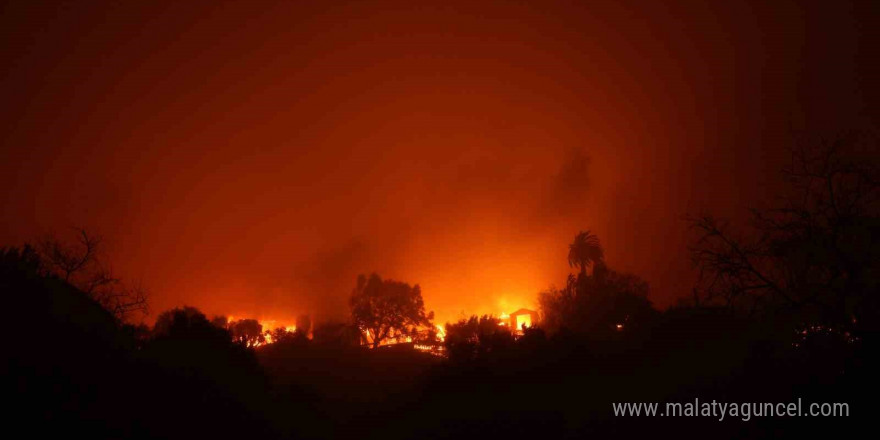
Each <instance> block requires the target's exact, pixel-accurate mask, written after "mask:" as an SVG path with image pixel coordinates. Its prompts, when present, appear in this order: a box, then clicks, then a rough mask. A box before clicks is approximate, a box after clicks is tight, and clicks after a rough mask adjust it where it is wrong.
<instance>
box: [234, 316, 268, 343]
mask: <svg viewBox="0 0 880 440" xmlns="http://www.w3.org/2000/svg"><path fill="white" fill-rule="evenodd" d="M229 331H230V332H231V333H232V340H233V341H235V342H237V343H239V344H242V345H244V346H245V347H248V348H251V347H256V346H257V345H260V344H263V343H265V342H266V337H265V335H264V334H263V326H262V325H261V324H260V323H259V321H257V320H256V319H239V320H238V321H234V322H231V323H229Z"/></svg>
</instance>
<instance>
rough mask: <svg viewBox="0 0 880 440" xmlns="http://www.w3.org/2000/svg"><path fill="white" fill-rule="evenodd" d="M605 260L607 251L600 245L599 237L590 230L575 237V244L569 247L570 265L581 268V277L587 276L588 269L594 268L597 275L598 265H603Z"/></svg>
mask: <svg viewBox="0 0 880 440" xmlns="http://www.w3.org/2000/svg"><path fill="white" fill-rule="evenodd" d="M604 258H605V251H604V250H602V245H601V244H599V237H597V236H595V235H593V233H591V232H590V231H589V230H587V231H581V232H580V233H578V234H577V235H576V236H575V237H574V242H573V243H572V244H570V245H569V246H568V265H569V266H571V267H579V268H580V269H581V276H584V275H586V274H587V267H590V266H592V267H593V272H594V273H595V271H596V269H595V267H596V265H597V264H601V263H602V262H603V260H604Z"/></svg>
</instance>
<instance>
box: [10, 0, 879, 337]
mask: <svg viewBox="0 0 880 440" xmlns="http://www.w3.org/2000/svg"><path fill="white" fill-rule="evenodd" d="M18 3H20V5H19V6H15V7H10V8H9V11H7V10H6V8H4V16H3V18H4V22H3V23H4V25H5V27H4V30H5V32H4V34H3V35H4V39H3V40H2V41H0V45H2V47H3V48H4V51H3V53H4V55H6V58H8V59H9V61H8V62H6V63H4V64H5V66H4V81H2V82H0V91H2V96H3V99H4V104H5V105H4V106H3V112H4V113H3V116H4V117H3V120H4V121H5V123H6V124H7V126H6V127H7V128H8V129H6V130H4V132H3V148H0V181H2V187H3V188H4V189H5V191H4V197H3V198H2V199H0V207H2V212H4V213H9V215H7V217H8V218H9V220H8V221H6V222H5V223H4V225H3V226H4V227H3V228H0V243H2V244H4V245H6V244H18V243H21V242H22V241H24V239H30V238H34V237H39V236H41V235H42V234H44V233H46V232H50V231H63V230H65V229H66V228H69V226H71V223H75V224H77V225H83V226H85V227H86V228H88V229H93V230H94V231H96V232H98V233H99V234H100V235H102V236H103V237H105V238H106V241H107V243H112V244H113V250H112V251H111V252H109V254H110V255H108V260H110V261H112V262H113V267H114V272H117V273H118V275H119V276H120V277H121V278H124V279H132V278H137V279H143V280H144V284H145V288H146V289H147V290H148V291H149V293H150V308H151V309H152V310H155V311H157V312H161V311H164V310H169V309H172V308H174V307H179V306H181V305H184V304H187V305H192V306H195V307H198V308H200V309H201V310H202V311H204V312H206V313H207V314H208V315H209V316H210V315H212V314H216V313H220V312H222V311H225V310H236V311H237V312H245V313H240V314H239V315H240V316H256V317H260V316H267V317H272V318H276V319H277V318H283V317H284V311H286V310H291V309H294V308H295V309H296V310H297V312H303V313H309V314H310V315H311V316H312V317H313V319H314V321H315V322H321V321H324V320H328V321H329V320H336V321H342V320H344V319H345V318H346V317H347V316H348V304H347V299H348V295H349V294H350V292H351V290H352V288H353V287H354V284H355V280H356V278H357V275H358V274H359V273H363V272H369V271H371V270H376V271H379V272H380V274H381V275H382V276H384V277H392V278H395V279H399V280H402V281H406V282H409V283H413V284H415V283H418V284H419V285H420V286H421V288H422V292H423V296H424V301H425V305H426V308H427V309H428V310H433V311H434V312H435V320H436V322H441V323H442V322H454V321H456V320H458V319H459V318H460V317H461V316H462V313H464V314H465V315H466V316H469V315H483V314H492V313H495V312H497V310H502V309H503V310H511V311H513V310H515V308H513V306H514V305H515V306H516V307H526V308H530V309H535V308H536V295H537V293H538V292H539V291H541V290H542V289H546V288H548V287H549V286H550V285H551V284H556V285H557V286H559V285H560V284H562V283H564V282H565V277H566V276H567V275H568V274H569V272H571V268H570V267H569V265H568V262H567V261H566V253H567V246H568V244H569V243H570V242H571V239H572V238H573V236H574V234H575V233H577V231H579V230H582V229H586V228H589V229H591V230H593V231H594V232H595V233H596V234H597V235H598V236H599V237H600V238H601V240H602V244H603V245H604V246H605V248H606V252H607V255H606V258H607V260H608V263H609V265H610V266H612V267H613V268H615V269H619V270H622V271H627V272H633V273H635V274H637V275H639V276H641V277H643V278H645V280H646V281H648V282H649V283H650V284H651V289H652V290H651V300H652V302H654V304H656V305H658V306H659V307H661V308H662V307H664V306H667V305H670V304H674V303H675V300H676V299H677V297H678V296H680V295H682V294H687V292H688V290H687V289H686V288H685V289H682V286H687V285H688V284H689V281H690V279H691V278H693V276H694V274H693V272H692V268H691V264H690V260H689V259H688V253H687V247H686V245H687V242H686V235H687V230H686V224H685V222H682V221H681V220H680V219H681V216H682V215H684V214H686V213H689V212H691V211H692V210H693V209H694V208H695V207H700V210H701V211H703V210H704V211H707V212H715V211H716V209H715V208H718V207H724V206H727V205H728V204H730V205H735V206H742V205H748V204H750V203H749V202H751V199H752V198H753V197H756V196H763V195H764V194H765V185H766V183H767V180H766V179H764V178H763V177H765V174H763V173H766V172H767V170H773V172H774V173H775V171H776V170H777V169H778V166H777V165H778V164H775V163H771V161H772V160H773V159H774V158H772V157H767V156H770V155H772V154H771V153H770V152H768V151H766V150H767V149H766V148H765V146H766V144H767V142H769V140H775V139H783V138H786V137H787V136H788V135H789V134H790V133H791V131H792V130H793V129H794V130H796V129H797V128H795V127H793V126H792V124H795V125H796V126H802V127H811V126H813V125H815V123H816V122H822V124H821V125H822V126H823V127H826V128H830V127H845V126H850V123H852V122H855V121H862V120H863V118H864V117H869V118H873V116H870V115H872V114H873V113H870V112H868V110H867V109H873V108H874V102H875V101H876V100H875V99H873V98H872V97H874V96H877V95H876V90H877V84H880V82H877V81H867V80H865V81H863V80H862V79H861V78H869V79H870V78H875V77H876V75H875V74H873V73H874V70H873V69H874V67H873V66H876V62H874V60H873V57H864V58H865V59H867V60H869V61H868V62H867V63H865V65H864V66H863V65H862V64H861V63H863V62H864V61H859V60H861V59H862V55H860V56H859V60H855V59H854V58H850V57H851V55H846V54H849V53H850V51H841V50H838V48H842V47H850V48H855V47H862V48H864V47H870V45H869V44H867V42H866V41H857V40H858V39H859V38H860V37H857V36H856V35H855V33H854V32H850V31H851V30H852V29H854V28H853V27H852V26H850V24H847V23H848V22H847V21H835V23H836V24H835V25H834V26H835V29H836V30H835V31H834V32H832V31H829V32H826V33H825V34H827V35H828V36H829V38H831V36H833V37H834V40H835V43H833V44H832V43H828V44H822V45H819V46H821V47H819V46H816V45H812V44H806V43H807V41H806V40H805V38H807V35H808V33H807V32H804V31H803V30H804V29H807V28H806V27H804V26H805V24H806V23H805V22H804V21H803V17H805V16H806V15H805V14H804V13H802V9H801V6H798V3H801V2H755V4H756V5H757V6H754V7H748V8H744V7H742V6H741V5H739V3H740V2H712V5H711V6H705V5H704V6H702V7H697V8H694V7H691V6H692V5H691V4H692V3H699V2H639V3H640V5H639V6H638V7H637V8H636V7H634V6H633V5H627V4H626V3H627V2H589V3H590V5H589V7H586V6H584V5H583V3H584V2H540V4H539V2H501V1H495V0H488V1H479V2H474V1H471V2H459V4H456V5H452V3H453V2H438V5H433V6H431V5H423V4H421V3H422V2H412V1H403V0H396V1H395V0H389V1H382V2H380V3H381V4H378V5H377V4H375V3H374V2H277V1H275V2H266V5H264V6H261V7H253V6H252V4H251V3H252V2H177V3H179V4H180V5H181V9H180V10H179V11H177V10H175V11H174V13H170V12H169V13H161V14H156V13H155V12H157V11H154V10H153V9H152V8H153V6H147V5H151V4H152V3H153V2H138V1H129V2H114V7H113V8H109V9H108V8H104V7H100V6H90V7H83V8H75V10H76V14H74V15H68V14H61V15H59V16H57V17H56V16H55V15H52V16H51V17H49V16H46V15H45V14H38V13H34V12H33V10H32V9H31V8H28V7H26V5H27V4H28V3H29V2H18ZM84 3H85V2H84ZM87 3H92V2H87ZM447 3H449V4H447ZM545 3H546V4H545ZM642 3H643V4H642ZM716 3H717V4H716ZM829 3H830V2H829ZM4 4H5V3H4ZM771 4H772V5H771ZM261 5H262V3H261ZM688 5H691V6H688ZM734 5H737V6H734ZM144 8H146V9H144ZM163 10H164V9H163ZM636 11H638V12H636ZM13 12H14V13H13ZM108 14H109V15H108ZM743 14H745V15H743ZM50 15H51V14H50ZM798 17H801V18H798ZM50 18H51V20H49V19H50ZM670 18H674V19H670ZM777 19H778V20H779V21H780V23H777ZM47 20H49V21H47ZM52 20H58V21H57V23H56V22H55V21H52ZM771 23H772V25H771ZM824 24H826V23H823V25H824ZM828 25H830V23H829V24H828ZM842 25H843V26H842ZM754 26H759V27H761V29H757V28H756V30H760V31H761V33H760V34H755V35H760V36H761V37H760V38H753V37H752V36H750V35H752V34H749V33H744V32H743V30H744V29H747V28H752V27H754ZM764 26H767V28H766V29H764V28H763V27H764ZM695 35H700V37H699V38H695ZM829 41H830V40H829ZM805 48H810V50H809V51H808V50H806V49H805ZM860 53H861V52H860ZM779 54H784V55H786V56H778V55H779ZM841 57H842V58H841ZM750 60H759V62H745V61H750ZM837 61H840V62H837ZM841 62H842V63H841ZM820 66H823V68H819V67H820ZM824 66H833V67H827V68H826V67H824ZM838 66H840V68H835V67H838ZM868 66H870V67H868ZM812 67H816V69H813V68H812ZM803 72H809V75H805V74H804V73H803ZM703 73H705V75H704V74H703ZM829 86H830V87H834V90H833V91H832V90H829V89H828V87H829ZM743 90H749V91H755V93H742V91H743ZM854 90H859V91H862V90H864V93H862V92H859V93H853V92H852V91H854ZM762 91H763V92H769V91H772V97H771V98H768V96H767V94H766V93H762ZM802 95H803V96H802ZM825 100H830V101H828V102H827V103H826V101H825ZM862 101H863V102H862ZM682 102H686V103H687V105H682ZM807 103H810V105H809V106H807ZM825 104H829V105H825ZM868 104H870V105H868ZM872 111H873V110H872ZM707 115H709V116H707ZM785 115H798V116H796V117H795V116H792V117H793V118H795V120H794V121H792V120H790V118H788V117H786V116H785ZM707 118H708V119H707ZM870 121H874V119H870ZM840 122H843V124H840ZM856 124H857V125H858V124H860V123H856ZM46 127H51V130H47V129H46ZM291 127H296V129H295V130H292V129H291ZM732 132H735V133H736V134H737V135H736V136H731V135H730V133H732ZM743 140H748V141H747V142H745V141H743ZM757 157H760V158H762V160H761V161H760V162H759V163H757V162H756V161H755V158H757ZM765 158H766V160H765ZM776 159H777V160H778V159H779V158H776ZM696 183H698V184H696ZM622 200H625V201H626V203H624V204H621V201H622ZM724 212H727V211H724ZM414 256H417V258H414ZM155 316H156V314H153V315H151V316H149V317H147V321H151V320H152V319H155ZM502 319H503V318H502ZM281 321H283V319H279V322H278V323H276V324H277V325H283V322H281ZM148 323H149V322H148Z"/></svg>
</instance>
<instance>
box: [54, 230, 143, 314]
mask: <svg viewBox="0 0 880 440" xmlns="http://www.w3.org/2000/svg"><path fill="white" fill-rule="evenodd" d="M74 229H75V231H76V240H75V241H74V242H72V243H68V242H65V241H63V240H61V239H59V238H57V237H56V236H54V235H51V236H48V237H46V238H44V239H43V240H41V241H40V242H39V244H38V245H37V250H38V252H39V255H40V261H41V262H42V268H43V270H44V271H45V272H46V273H47V274H50V275H54V276H56V277H58V278H60V279H62V280H64V281H65V282H68V283H70V284H72V285H73V286H76V288H78V289H79V290H81V291H83V292H85V293H86V294H88V295H89V296H91V297H92V298H94V299H95V301H97V302H98V303H99V304H101V305H102V306H103V307H104V308H105V309H107V311H109V312H110V313H112V314H113V316H114V317H116V319H117V320H118V321H119V322H125V321H126V319H128V318H129V317H130V316H132V315H133V314H137V313H141V314H146V313H147V292H146V290H144V288H143V287H142V286H140V285H137V284H135V285H126V284H125V283H123V282H122V280H120V279H119V278H117V277H116V276H114V275H113V272H112V270H111V269H110V267H109V266H108V265H107V263H105V262H104V259H103V258H102V244H103V240H102V239H101V237H99V236H97V235H94V234H91V233H89V232H88V231H86V230H85V229H82V228H74Z"/></svg>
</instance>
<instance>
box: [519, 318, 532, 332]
mask: <svg viewBox="0 0 880 440" xmlns="http://www.w3.org/2000/svg"><path fill="white" fill-rule="evenodd" d="M531 326H532V317H531V316H530V315H519V316H517V317H516V328H518V329H521V328H528V327H531Z"/></svg>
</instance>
